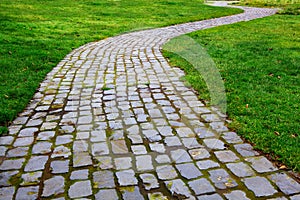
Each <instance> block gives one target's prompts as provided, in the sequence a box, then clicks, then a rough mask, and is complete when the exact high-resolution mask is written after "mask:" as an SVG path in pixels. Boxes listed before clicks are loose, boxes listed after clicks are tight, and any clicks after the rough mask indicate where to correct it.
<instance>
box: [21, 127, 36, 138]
mask: <svg viewBox="0 0 300 200" xmlns="http://www.w3.org/2000/svg"><path fill="white" fill-rule="evenodd" d="M38 130H39V129H38V128H25V129H22V130H21V131H20V133H19V137H33V136H34V134H35V133H36V132H38Z"/></svg>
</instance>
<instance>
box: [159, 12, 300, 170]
mask: <svg viewBox="0 0 300 200" xmlns="http://www.w3.org/2000/svg"><path fill="white" fill-rule="evenodd" d="M299 21H300V16H292V15H275V16H270V17H267V18H263V19H257V20H254V21H250V22H242V23H237V24H233V25H226V26H221V27H217V28H213V29H208V30H203V31H197V32H194V33H191V34H188V36H189V37H191V38H192V39H194V40H195V41H196V42H198V43H199V44H200V45H202V46H203V47H204V48H205V49H206V50H207V52H208V53H209V55H210V56H211V57H212V59H213V60H214V61H215V63H216V65H217V67H218V68H219V70H220V73H221V76H222V78H223V80H224V83H225V88H226V95H227V105H228V109H227V111H228V115H229V118H230V119H231V120H232V123H230V124H229V127H230V128H231V129H232V130H234V131H237V133H238V134H239V135H241V136H243V137H244V138H245V139H246V140H247V141H250V142H251V143H253V144H254V147H255V149H258V150H262V151H263V152H264V153H267V154H269V155H270V156H271V157H272V158H273V159H274V160H277V161H279V162H283V163H285V164H286V165H287V166H288V167H289V168H290V169H293V170H295V171H298V172H299V171H300V156H299V155H300V118H299V116H300V113H299V111H300V108H299V99H300V94H299V86H300V66H299V63H300V39H299V38H298V37H297V35H299V33H300V26H298V25H299ZM297 24H298V25H297ZM164 56H166V57H168V58H169V61H170V63H171V65H172V66H179V67H180V68H182V69H183V70H184V71H185V72H186V74H187V75H186V76H185V79H186V80H187V82H189V84H191V85H192V86H193V87H194V88H195V89H196V90H197V91H198V92H199V94H200V98H202V99H204V100H205V101H208V100H209V93H208V91H207V88H206V85H205V82H204V81H203V79H202V77H201V75H200V74H199V73H198V72H197V71H196V70H195V69H194V68H193V67H192V66H191V65H190V64H189V63H187V62H186V61H185V60H183V59H182V58H180V57H179V56H177V55H175V54H172V53H170V52H166V51H164ZM282 167H285V166H282Z"/></svg>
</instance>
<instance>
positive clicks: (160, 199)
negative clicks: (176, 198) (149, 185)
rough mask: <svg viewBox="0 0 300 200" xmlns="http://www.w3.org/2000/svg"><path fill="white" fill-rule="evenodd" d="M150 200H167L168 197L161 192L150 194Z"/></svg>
mask: <svg viewBox="0 0 300 200" xmlns="http://www.w3.org/2000/svg"><path fill="white" fill-rule="evenodd" d="M148 199H151V200H167V199H168V197H166V196H164V195H163V194H162V193H161V192H154V193H148Z"/></svg>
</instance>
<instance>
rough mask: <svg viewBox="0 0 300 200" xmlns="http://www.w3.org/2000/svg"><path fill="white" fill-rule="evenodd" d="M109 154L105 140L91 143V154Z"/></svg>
mask: <svg viewBox="0 0 300 200" xmlns="http://www.w3.org/2000/svg"><path fill="white" fill-rule="evenodd" d="M107 154H109V148H108V145H107V143H106V142H101V143H93V144H92V155H93V156H100V155H107Z"/></svg>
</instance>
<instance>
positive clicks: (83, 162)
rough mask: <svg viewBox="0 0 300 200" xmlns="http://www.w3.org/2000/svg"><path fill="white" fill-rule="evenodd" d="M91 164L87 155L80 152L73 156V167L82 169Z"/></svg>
mask: <svg viewBox="0 0 300 200" xmlns="http://www.w3.org/2000/svg"><path fill="white" fill-rule="evenodd" d="M92 164H93V163H92V159H91V156H90V154H89V153H85V152H81V153H74V154H73V167H83V166H89V165H92Z"/></svg>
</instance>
